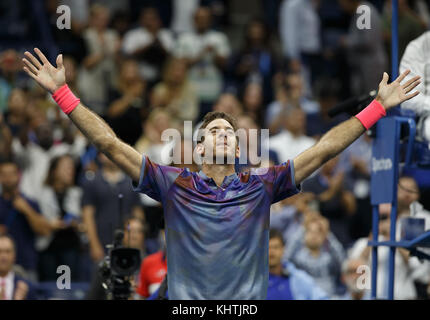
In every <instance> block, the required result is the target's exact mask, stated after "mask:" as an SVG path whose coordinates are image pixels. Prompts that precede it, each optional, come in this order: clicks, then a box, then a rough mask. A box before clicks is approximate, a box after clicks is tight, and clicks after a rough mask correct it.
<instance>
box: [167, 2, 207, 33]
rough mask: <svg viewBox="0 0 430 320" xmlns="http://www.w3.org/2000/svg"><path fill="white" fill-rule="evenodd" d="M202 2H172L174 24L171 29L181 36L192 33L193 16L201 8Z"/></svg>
mask: <svg viewBox="0 0 430 320" xmlns="http://www.w3.org/2000/svg"><path fill="white" fill-rule="evenodd" d="M200 2H201V1H200V0H185V1H184V0H173V1H172V9H173V12H172V23H171V25H170V29H172V31H173V32H174V33H175V34H176V35H180V34H182V33H186V32H192V31H193V30H194V26H193V15H194V12H196V10H197V8H198V7H199V4H200Z"/></svg>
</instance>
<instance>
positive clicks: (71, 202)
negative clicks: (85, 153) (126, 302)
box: [37, 155, 82, 281]
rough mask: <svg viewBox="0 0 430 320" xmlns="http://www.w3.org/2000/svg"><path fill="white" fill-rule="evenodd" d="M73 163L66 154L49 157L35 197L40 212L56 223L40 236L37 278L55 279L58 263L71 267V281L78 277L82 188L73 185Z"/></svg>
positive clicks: (77, 279) (41, 279)
mask: <svg viewBox="0 0 430 320" xmlns="http://www.w3.org/2000/svg"><path fill="white" fill-rule="evenodd" d="M74 179H75V163H74V161H73V158H72V157H71V156H69V155H64V156H59V157H55V158H53V159H52V160H51V163H50V166H49V171H48V175H47V177H46V181H45V185H44V186H43V187H42V189H41V190H40V191H39V193H38V197H37V200H38V202H39V205H40V208H41V210H42V214H43V216H44V217H45V218H46V219H47V220H48V221H50V222H51V223H52V225H54V226H55V227H56V230H55V231H54V232H53V233H52V234H51V235H49V236H46V237H39V239H38V240H37V249H38V251H39V268H38V269H39V271H38V274H39V281H55V280H56V279H57V277H58V274H57V267H58V266H59V265H67V266H69V267H70V270H71V276H72V281H81V279H80V272H79V271H80V270H79V265H80V264H79V263H80V258H81V257H80V253H81V242H80V235H79V233H78V223H79V222H80V214H81V208H80V201H81V193H82V190H81V189H80V188H78V187H76V186H74Z"/></svg>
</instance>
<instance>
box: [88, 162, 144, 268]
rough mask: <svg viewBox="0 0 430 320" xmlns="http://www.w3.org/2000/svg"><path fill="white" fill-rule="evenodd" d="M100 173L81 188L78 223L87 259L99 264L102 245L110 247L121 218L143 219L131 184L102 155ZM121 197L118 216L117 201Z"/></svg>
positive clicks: (102, 252)
mask: <svg viewBox="0 0 430 320" xmlns="http://www.w3.org/2000/svg"><path fill="white" fill-rule="evenodd" d="M99 160H100V162H101V165H102V166H101V169H100V170H99V171H98V172H97V173H96V175H95V177H94V179H92V180H88V179H87V180H86V181H85V182H84V185H83V187H82V189H83V193H82V203H81V206H82V219H83V222H84V226H85V229H86V232H87V236H88V240H89V246H90V255H91V258H92V260H93V261H94V262H96V263H97V262H99V261H100V260H101V259H103V257H104V255H105V254H106V252H107V251H106V245H107V244H110V243H113V235H114V234H113V233H114V230H115V229H117V228H118V227H119V226H121V225H122V223H123V221H122V219H125V218H126V217H125V216H124V214H126V213H130V214H131V215H133V216H136V217H140V218H142V219H143V218H144V213H143V210H142V208H141V205H140V201H139V197H138V195H137V194H136V193H135V192H133V191H132V190H131V188H130V186H131V180H130V179H129V178H128V177H127V176H125V174H124V173H123V172H122V171H121V170H120V169H119V168H118V167H117V166H116V165H115V164H114V163H113V162H112V161H110V160H109V159H108V158H107V157H106V156H105V155H103V154H99ZM119 194H122V196H123V197H122V212H120V209H121V208H120V200H119V199H118V195H119Z"/></svg>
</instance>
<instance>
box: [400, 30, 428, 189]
mask: <svg viewBox="0 0 430 320" xmlns="http://www.w3.org/2000/svg"><path fill="white" fill-rule="evenodd" d="M429 48H430V32H429V31H427V32H425V33H423V34H422V35H421V36H419V37H418V38H416V39H414V40H412V41H411V42H410V43H409V44H408V45H407V47H406V49H405V54H404V55H403V57H402V59H401V61H400V68H399V72H405V71H406V70H411V72H410V73H409V74H408V75H407V77H406V78H405V80H409V79H411V78H413V77H415V76H420V77H421V79H423V80H422V82H421V83H420V84H419V85H418V86H417V90H419V91H420V92H421V94H419V95H418V96H417V97H415V98H414V100H413V101H410V102H404V103H402V105H401V107H402V109H410V110H413V111H414V112H415V114H416V115H417V116H419V117H420V118H419V122H418V132H417V135H418V137H420V138H424V139H425V140H427V142H430V103H429V102H428V100H429V95H430V87H429V84H430V79H429V77H430V73H429V62H430V55H429ZM427 183H429V182H427Z"/></svg>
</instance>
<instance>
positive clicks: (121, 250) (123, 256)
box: [99, 230, 141, 300]
mask: <svg viewBox="0 0 430 320" xmlns="http://www.w3.org/2000/svg"><path fill="white" fill-rule="evenodd" d="M123 239H124V232H123V231H122V230H116V232H115V236H114V243H113V244H112V245H108V248H109V253H108V255H107V256H105V257H104V259H103V260H102V261H101V263H100V265H99V273H100V276H101V278H102V280H103V283H102V285H103V288H104V289H105V290H106V291H107V296H108V300H127V299H128V298H129V297H130V294H131V293H132V290H131V283H130V278H131V277H132V276H133V275H134V274H135V273H136V271H138V270H139V267H140V263H141V256H140V251H139V250H138V249H134V248H125V247H124V246H123V245H122V241H123Z"/></svg>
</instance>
